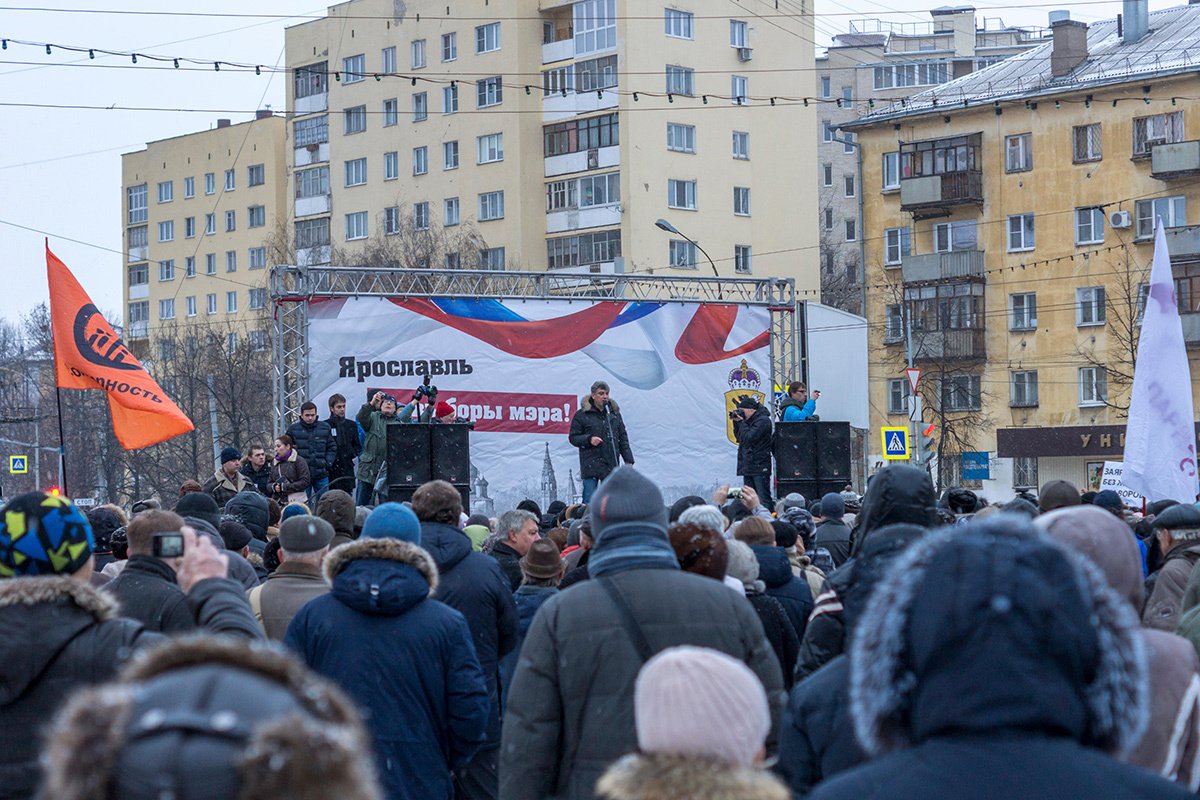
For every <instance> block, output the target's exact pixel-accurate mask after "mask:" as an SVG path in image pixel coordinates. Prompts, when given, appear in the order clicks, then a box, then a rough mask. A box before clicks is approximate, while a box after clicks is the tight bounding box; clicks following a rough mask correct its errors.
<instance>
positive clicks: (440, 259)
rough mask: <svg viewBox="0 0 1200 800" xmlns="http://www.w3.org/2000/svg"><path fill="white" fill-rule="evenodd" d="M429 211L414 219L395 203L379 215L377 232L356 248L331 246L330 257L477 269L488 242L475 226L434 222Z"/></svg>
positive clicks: (357, 262)
mask: <svg viewBox="0 0 1200 800" xmlns="http://www.w3.org/2000/svg"><path fill="white" fill-rule="evenodd" d="M432 213H433V212H432V211H431V210H429V208H428V207H426V210H425V213H424V216H423V219H422V220H420V221H418V219H417V216H416V213H415V209H414V208H413V207H411V206H407V205H404V204H397V205H396V206H394V207H393V208H392V209H391V210H390V211H387V212H384V213H383V214H381V215H380V217H379V220H378V222H379V224H378V225H376V230H378V231H380V232H379V233H376V234H375V235H374V236H373V237H371V238H370V239H368V240H367V241H366V242H363V243H361V245H360V246H358V247H342V246H336V247H334V248H332V259H331V260H332V261H333V263H334V264H338V265H341V266H363V267H368V266H369V267H394V268H403V267H412V268H418V269H480V268H481V267H482V263H481V259H482V256H481V252H482V251H483V250H485V249H487V246H488V245H487V242H486V241H485V240H484V238H483V236H482V235H481V234H480V233H479V231H478V229H477V228H476V227H475V226H474V225H473V224H472V223H471V222H469V221H464V222H460V223H459V224H457V225H451V226H446V225H442V224H438V223H434V222H433V221H432V220H431V219H429V216H430V215H431V214H432Z"/></svg>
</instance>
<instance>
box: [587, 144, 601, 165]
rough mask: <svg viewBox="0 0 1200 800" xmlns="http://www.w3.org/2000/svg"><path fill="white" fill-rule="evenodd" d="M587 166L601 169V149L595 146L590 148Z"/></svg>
mask: <svg viewBox="0 0 1200 800" xmlns="http://www.w3.org/2000/svg"><path fill="white" fill-rule="evenodd" d="M587 168H588V169H599V168H600V151H599V150H597V149H596V148H594V147H593V148H592V149H591V150H588V165H587Z"/></svg>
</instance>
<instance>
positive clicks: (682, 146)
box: [667, 122, 696, 153]
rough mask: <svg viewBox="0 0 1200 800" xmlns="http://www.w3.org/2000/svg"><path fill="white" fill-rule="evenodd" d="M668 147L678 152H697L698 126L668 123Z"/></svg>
mask: <svg viewBox="0 0 1200 800" xmlns="http://www.w3.org/2000/svg"><path fill="white" fill-rule="evenodd" d="M667 149H668V150H674V151H675V152H677V153H694V152H696V126H695V125H681V124H680V123H678V122H668V123H667Z"/></svg>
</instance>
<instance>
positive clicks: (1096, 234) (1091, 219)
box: [1075, 208, 1104, 244]
mask: <svg viewBox="0 0 1200 800" xmlns="http://www.w3.org/2000/svg"><path fill="white" fill-rule="evenodd" d="M1103 242H1104V209H1102V208H1077V209H1075V244H1101V243H1103Z"/></svg>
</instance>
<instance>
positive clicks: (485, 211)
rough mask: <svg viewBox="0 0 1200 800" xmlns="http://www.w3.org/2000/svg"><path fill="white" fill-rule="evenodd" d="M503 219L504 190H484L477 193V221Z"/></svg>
mask: <svg viewBox="0 0 1200 800" xmlns="http://www.w3.org/2000/svg"><path fill="white" fill-rule="evenodd" d="M493 219H504V192H484V193H482V194H480V195H479V221H480V222H487V221H489V220H493Z"/></svg>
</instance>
